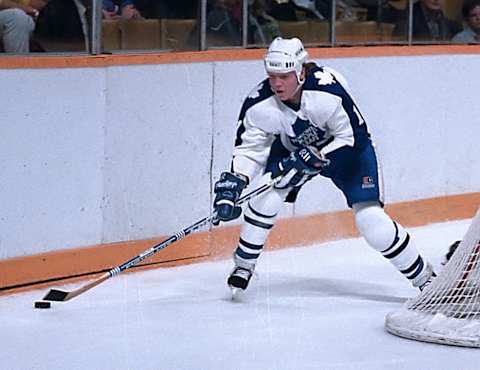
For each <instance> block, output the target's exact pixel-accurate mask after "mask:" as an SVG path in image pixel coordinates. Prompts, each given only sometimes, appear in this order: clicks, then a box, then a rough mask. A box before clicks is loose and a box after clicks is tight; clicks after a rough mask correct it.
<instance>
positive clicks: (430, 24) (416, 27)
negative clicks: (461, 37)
mask: <svg viewBox="0 0 480 370" xmlns="http://www.w3.org/2000/svg"><path fill="white" fill-rule="evenodd" d="M443 3H444V0H420V1H418V2H416V3H415V4H413V24H412V39H413V41H450V40H451V39H452V37H453V36H454V35H455V34H456V33H457V32H460V31H461V29H462V27H461V25H460V24H458V23H457V22H455V21H452V20H450V19H448V18H447V17H446V16H445V14H444V13H443V10H442V8H443ZM407 32H408V11H406V13H405V16H404V17H402V19H400V21H399V22H397V24H396V26H395V29H394V30H393V34H394V35H395V36H403V37H405V36H406V35H407Z"/></svg>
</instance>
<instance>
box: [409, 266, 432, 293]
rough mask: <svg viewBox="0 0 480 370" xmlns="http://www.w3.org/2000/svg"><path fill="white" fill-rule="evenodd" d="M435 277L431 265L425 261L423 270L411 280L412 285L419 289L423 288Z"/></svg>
mask: <svg viewBox="0 0 480 370" xmlns="http://www.w3.org/2000/svg"><path fill="white" fill-rule="evenodd" d="M436 277H437V274H435V271H433V267H432V265H431V264H430V263H427V266H426V267H425V269H424V271H422V273H421V274H420V275H418V276H417V277H416V278H415V279H414V280H413V281H412V285H413V286H414V287H416V288H418V289H420V291H422V290H424V289H425V288H426V287H427V286H428V285H430V284H431V283H432V281H433V279H434V278H436Z"/></svg>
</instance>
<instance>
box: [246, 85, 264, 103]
mask: <svg viewBox="0 0 480 370" xmlns="http://www.w3.org/2000/svg"><path fill="white" fill-rule="evenodd" d="M262 88H263V83H260V84H258V85H257V86H256V87H255V88H254V89H253V90H252V91H251V92H250V94H249V95H248V97H249V98H250V99H255V98H258V97H259V96H260V90H261V89H262Z"/></svg>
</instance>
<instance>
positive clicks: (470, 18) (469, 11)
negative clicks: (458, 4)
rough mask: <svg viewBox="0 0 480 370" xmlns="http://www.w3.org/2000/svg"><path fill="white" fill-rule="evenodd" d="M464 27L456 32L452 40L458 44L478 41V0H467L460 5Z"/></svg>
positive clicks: (479, 35)
mask: <svg viewBox="0 0 480 370" xmlns="http://www.w3.org/2000/svg"><path fill="white" fill-rule="evenodd" d="M462 16H463V19H464V20H465V28H464V30H463V31H462V32H459V33H457V34H456V35H455V36H454V37H453V39H452V42H455V43H460V44H478V43H480V0H467V1H466V2H465V3H464V4H463V7H462Z"/></svg>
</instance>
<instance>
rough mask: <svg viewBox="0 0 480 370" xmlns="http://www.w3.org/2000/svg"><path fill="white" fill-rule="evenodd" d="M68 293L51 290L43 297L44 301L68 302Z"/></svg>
mask: <svg viewBox="0 0 480 370" xmlns="http://www.w3.org/2000/svg"><path fill="white" fill-rule="evenodd" d="M67 296H68V292H64V291H63V290H58V289H50V291H49V292H48V293H47V294H46V295H45V297H43V300H44V301H55V302H63V301H66V300H67Z"/></svg>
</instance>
